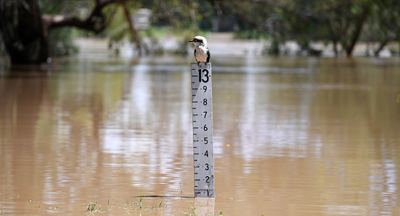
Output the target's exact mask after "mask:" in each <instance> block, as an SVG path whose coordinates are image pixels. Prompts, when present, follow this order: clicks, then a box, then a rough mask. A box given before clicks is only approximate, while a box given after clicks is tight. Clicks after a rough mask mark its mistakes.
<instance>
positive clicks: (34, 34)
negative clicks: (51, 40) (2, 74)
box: [0, 0, 48, 64]
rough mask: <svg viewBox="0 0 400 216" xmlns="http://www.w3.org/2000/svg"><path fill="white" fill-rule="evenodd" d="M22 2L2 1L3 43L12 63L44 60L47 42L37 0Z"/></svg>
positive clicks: (0, 14) (0, 9) (0, 18)
mask: <svg viewBox="0 0 400 216" xmlns="http://www.w3.org/2000/svg"><path fill="white" fill-rule="evenodd" d="M24 3H25V4H22V3H21V2H12V3H3V5H2V6H3V7H0V29H1V32H2V34H3V38H4V44H5V46H6V49H7V51H8V53H9V55H10V58H11V62H12V64H32V63H40V62H45V61H46V60H47V56H48V51H47V47H48V43H47V40H46V38H45V37H44V35H43V25H42V20H41V17H40V12H39V8H38V5H37V0H25V1H24ZM15 17H17V18H15ZM15 19H16V20H15ZM15 21H16V22H15Z"/></svg>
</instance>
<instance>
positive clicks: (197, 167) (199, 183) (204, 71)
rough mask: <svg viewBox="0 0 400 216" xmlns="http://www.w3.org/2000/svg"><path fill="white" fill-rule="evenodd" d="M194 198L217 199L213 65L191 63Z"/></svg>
mask: <svg viewBox="0 0 400 216" xmlns="http://www.w3.org/2000/svg"><path fill="white" fill-rule="evenodd" d="M191 71H192V72H191V74H192V114H193V116H192V124H193V165H194V197H195V198H197V197H204V198H215V187H214V151H213V112H212V111H213V109H212V84H211V79H212V73H211V63H199V64H197V63H192V64H191Z"/></svg>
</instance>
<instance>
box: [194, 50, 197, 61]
mask: <svg viewBox="0 0 400 216" xmlns="http://www.w3.org/2000/svg"><path fill="white" fill-rule="evenodd" d="M194 59H195V60H196V62H197V59H196V49H194Z"/></svg>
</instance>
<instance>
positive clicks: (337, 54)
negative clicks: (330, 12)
mask: <svg viewBox="0 0 400 216" xmlns="http://www.w3.org/2000/svg"><path fill="white" fill-rule="evenodd" d="M326 24H327V25H328V29H329V32H330V33H331V40H332V42H333V52H334V53H335V57H336V58H337V57H339V51H338V48H337V42H338V40H337V37H336V34H335V32H334V31H333V27H332V24H331V21H330V20H329V19H328V18H327V19H326Z"/></svg>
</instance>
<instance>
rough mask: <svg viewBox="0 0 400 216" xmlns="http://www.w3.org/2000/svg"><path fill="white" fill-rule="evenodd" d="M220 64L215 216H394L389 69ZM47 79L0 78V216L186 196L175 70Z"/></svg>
mask: <svg viewBox="0 0 400 216" xmlns="http://www.w3.org/2000/svg"><path fill="white" fill-rule="evenodd" d="M227 59H228V58H223V59H222V58H221V59H216V61H217V63H215V64H214V65H213V70H214V75H213V100H214V102H213V103H214V139H215V140H214V148H215V150H214V152H215V166H216V169H215V171H216V191H217V198H216V200H215V210H216V211H215V213H217V211H219V210H223V212H224V214H226V215H262V214H264V215H399V214H400V209H399V207H398V206H400V201H399V198H398V194H399V187H400V183H399V178H400V174H399V165H400V160H399V158H400V157H399V156H400V155H399V152H400V147H399V143H400V133H399V129H398V128H400V104H399V103H397V102H396V99H397V95H398V94H400V85H399V84H400V70H399V69H400V65H399V64H398V63H397V62H396V61H395V60H391V59H386V60H371V59H315V58H261V57H257V56H251V55H250V56H247V57H232V58H230V59H233V61H227ZM53 62H54V61H53ZM0 65H1V64H0ZM53 66H54V68H56V69H53V71H52V72H51V73H47V72H46V71H45V72H43V73H42V72H40V70H38V69H35V72H33V73H32V72H30V73H27V72H25V71H24V70H25V69H20V70H18V69H15V70H13V71H12V72H8V71H5V69H4V67H0V68H2V71H1V72H0V76H1V77H0V95H1V96H0V97H1V100H0V166H1V172H0V188H1V190H0V211H1V213H6V214H8V213H9V214H13V215H35V214H42V213H43V212H50V211H51V212H53V213H61V214H63V215H67V214H69V215H75V214H85V213H86V207H85V206H86V205H87V204H88V203H89V202H99V203H101V204H102V208H103V209H105V210H107V211H108V212H109V213H113V214H117V215H122V214H125V213H127V208H126V198H127V197H130V196H135V195H140V194H145V195H171V196H193V170H192V167H193V162H192V157H193V156H192V154H193V153H192V152H193V151H192V130H191V104H190V98H191V95H190V93H191V91H190V83H189V82H190V73H189V71H188V70H189V64H188V63H187V61H186V59H180V58H172V57H165V58H158V59H146V58H142V59H140V60H134V63H130V62H118V61H116V62H108V63H101V62H93V61H92V62H90V61H76V62H74V61H64V62H62V61H59V62H57V61H55V63H54V65H53ZM147 201H148V202H149V203H148V204H149V206H150V205H154V203H155V202H156V201H155V200H153V199H150V198H148V200H147ZM190 201H193V199H170V200H167V203H168V205H167V207H164V208H162V209H160V210H155V211H156V212H157V213H160V214H167V215H181V214H183V211H187V212H190V211H189V210H190V209H188V207H190V205H191V204H192V203H191V202H190ZM109 203H111V204H109ZM55 207H57V209H55ZM50 208H51V209H50ZM148 210H149V209H148ZM145 213H149V214H154V211H150V210H149V211H148V212H145Z"/></svg>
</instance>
